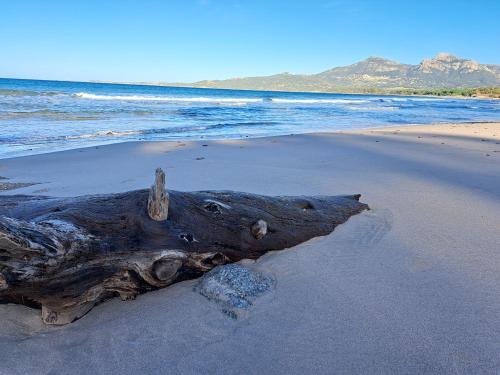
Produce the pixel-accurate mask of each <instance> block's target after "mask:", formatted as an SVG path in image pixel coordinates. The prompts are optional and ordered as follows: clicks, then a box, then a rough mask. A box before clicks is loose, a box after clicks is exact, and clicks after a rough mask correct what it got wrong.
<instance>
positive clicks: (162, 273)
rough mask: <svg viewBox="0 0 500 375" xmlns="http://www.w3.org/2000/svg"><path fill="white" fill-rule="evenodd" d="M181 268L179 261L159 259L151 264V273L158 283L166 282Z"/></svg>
mask: <svg viewBox="0 0 500 375" xmlns="http://www.w3.org/2000/svg"><path fill="white" fill-rule="evenodd" d="M181 266H182V261H181V260H179V259H160V260H157V261H156V262H154V264H153V273H154V275H155V276H156V278H157V279H158V280H160V281H168V280H171V279H173V278H174V277H175V275H176V274H177V271H178V270H179V268H181Z"/></svg>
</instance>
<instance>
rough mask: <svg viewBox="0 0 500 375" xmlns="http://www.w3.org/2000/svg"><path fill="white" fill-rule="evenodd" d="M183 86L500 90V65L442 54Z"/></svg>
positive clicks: (318, 89) (275, 88) (370, 59)
mask: <svg viewBox="0 0 500 375" xmlns="http://www.w3.org/2000/svg"><path fill="white" fill-rule="evenodd" d="M182 86H191V87H205V88H228V89H245V90H274V91H276V90H280V91H316V92H335V91H337V92H353V91H362V92H363V91H368V90H389V91H390V90H391V89H424V88H425V89H429V88H458V87H460V88H467V87H471V88H472V87H499V86H500V65H491V64H490V65H486V64H480V63H478V62H476V61H474V60H468V59H463V58H460V57H457V56H453V55H451V54H449V53H439V54H438V55H437V56H436V57H434V58H432V59H425V60H423V61H422V62H421V63H420V64H418V65H410V64H402V63H399V62H397V61H392V60H387V59H384V58H380V57H369V58H367V59H366V60H363V61H360V62H358V63H355V64H352V65H348V66H342V67H337V68H333V69H329V70H326V71H324V72H321V73H318V74H309V75H306V74H289V73H281V74H275V75H272V76H263V77H246V78H230V79H226V80H215V81H209V80H206V81H199V82H194V83H191V84H182Z"/></svg>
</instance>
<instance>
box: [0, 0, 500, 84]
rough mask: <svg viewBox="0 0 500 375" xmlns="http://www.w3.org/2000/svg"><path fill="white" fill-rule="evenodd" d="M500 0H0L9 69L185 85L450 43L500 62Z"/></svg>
mask: <svg viewBox="0 0 500 375" xmlns="http://www.w3.org/2000/svg"><path fill="white" fill-rule="evenodd" d="M499 19H500V1H499V0H476V1H460V0H453V1H451V0H440V1H437V0H436V1H431V0H419V1H403V0H400V1H384V0H378V1H367V0H366V1H348V0H324V1H313V0H310V1H293V0H289V1H271V0H268V1H259V0H253V1H250V0H248V1H230V0H227V1H225V0H220V1H216V0H192V1H189V0H185V1H180V0H179V1H168V0H165V1H153V0H149V1H148V0H142V1H128V0H120V1H118V0H116V1H111V0H100V1H94V0H87V1H77V0H71V1H56V0H46V1H41V0H38V1H23V0H16V1H8V0H0V77H20V78H39V79H61V80H110V81H162V82H176V81H177V82H186V81H195V80H201V79H221V78H228V77H236V76H249V75H268V74H274V73H279V72H284V71H288V72H291V73H316V72H320V71H322V70H326V69H329V68H331V67H334V66H339V65H347V64H351V63H354V62H356V61H358V60H361V59H364V58H366V57H368V56H372V55H373V56H382V57H387V58H390V59H394V60H398V61H401V62H405V63H418V62H419V61H420V60H421V59H422V58H424V57H431V56H434V55H435V54H436V53H437V52H440V51H446V52H451V53H454V54H456V55H459V56H463V57H468V58H473V59H476V60H478V61H480V62H484V63H496V64H498V63H500V47H499V46H500V31H499V30H500V28H499Z"/></svg>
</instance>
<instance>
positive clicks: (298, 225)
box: [0, 171, 368, 324]
mask: <svg viewBox="0 0 500 375" xmlns="http://www.w3.org/2000/svg"><path fill="white" fill-rule="evenodd" d="M162 173H163V172H161V171H160V172H158V171H157V175H156V182H155V185H154V187H153V188H152V189H151V190H150V191H148V190H137V191H131V192H126V193H120V194H110V195H93V196H82V197H76V198H51V197H35V196H20V195H17V196H2V197H0V302H15V303H22V304H26V305H30V306H37V307H41V308H42V318H43V320H44V321H45V322H46V323H48V324H66V323H69V322H71V321H73V320H75V319H77V318H79V317H81V316H82V315H84V314H85V313H87V312H88V311H89V310H90V309H91V308H92V307H93V306H94V305H95V304H96V303H99V302H100V301H103V300H105V299H108V298H111V297H114V296H120V297H121V298H122V299H123V300H126V299H131V298H134V297H135V296H136V295H137V294H140V293H144V292H147V291H149V290H153V289H157V288H162V287H165V286H167V285H170V284H172V283H174V282H178V281H182V280H186V279H192V278H195V277H198V276H200V275H201V274H202V273H204V272H207V271H209V270H210V269H212V268H213V267H215V266H217V265H219V264H225V263H230V262H236V261H239V260H241V259H243V258H251V259H255V258H258V257H259V256H261V255H263V254H264V253H266V252H267V251H270V250H280V249H285V248H289V247H292V246H295V245H297V244H299V243H301V242H304V241H306V240H308V239H310V238H312V237H315V236H321V235H326V234H328V233H330V232H331V231H332V230H333V229H334V228H335V227H336V226H337V225H338V224H341V223H343V222H345V221H346V220H347V219H348V218H349V217H350V216H352V215H354V214H357V213H359V212H361V211H362V210H365V209H367V208H368V206H367V205H365V204H363V203H360V202H359V197H360V196H359V195H351V196H337V197H330V196H328V197H327V196H317V197H267V196H261V195H255V194H247V193H238V192H231V191H199V192H178V191H169V192H168V193H167V192H166V191H165V190H164V175H163V177H162ZM150 202H152V203H150ZM157 203H158V204H157ZM152 206H155V208H154V209H151V207H152ZM152 212H154V214H153V215H151V213H152ZM167 212H168V219H167V220H165V219H166V217H167ZM164 216H165V219H163V217H164Z"/></svg>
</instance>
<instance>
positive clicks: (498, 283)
mask: <svg viewBox="0 0 500 375" xmlns="http://www.w3.org/2000/svg"><path fill="white" fill-rule="evenodd" d="M205 145H206V146H205ZM156 167H162V168H164V170H165V172H166V175H167V187H168V188H169V189H174V190H184V191H191V190H207V189H214V190H239V191H247V192H252V193H260V194H268V195H303V194H304V195H306V194H312V195H321V194H354V193H360V194H362V198H361V200H362V201H363V202H365V203H367V204H369V205H370V207H371V210H370V211H368V212H365V213H363V214H360V215H358V216H356V217H353V218H351V219H350V220H349V221H348V222H347V223H346V224H343V225H341V226H340V227H339V228H337V229H336V230H335V231H334V232H333V234H331V235H328V236H325V237H321V238H316V239H313V240H311V241H308V242H306V243H304V244H301V245H299V246H297V247H294V248H292V249H290V250H287V251H282V252H279V253H271V254H268V255H266V256H264V257H262V258H260V259H259V260H257V261H256V262H244V263H245V265H246V266H247V267H249V268H252V269H256V270H259V271H260V272H263V273H265V274H270V275H273V276H274V277H275V278H276V280H277V284H276V287H275V289H274V290H272V291H271V292H270V293H268V294H266V295H265V296H263V297H262V298H261V299H259V300H257V301H256V303H255V304H254V305H253V306H252V307H251V308H249V309H248V311H247V313H246V315H245V316H243V317H242V318H241V319H237V320H232V319H229V318H228V317H227V316H226V315H224V314H222V313H221V312H220V311H219V310H218V308H217V307H216V306H214V305H213V304H212V303H211V302H209V301H208V300H206V299H205V298H204V297H202V296H200V295H199V294H197V293H195V292H193V286H194V285H195V283H196V281H187V282H181V283H178V284H175V285H173V286H171V287H168V288H166V289H162V290H158V291H155V292H151V293H147V294H145V295H142V296H139V297H138V298H137V300H135V301H128V302H122V301H119V300H118V299H114V300H111V301H108V302H106V303H103V304H101V305H99V306H97V307H96V308H95V309H94V310H92V311H91V312H90V313H89V314H87V315H86V316H84V317H83V318H82V319H80V320H78V321H77V322H75V323H73V324H71V325H69V326H65V327H62V328H53V327H44V326H43V325H41V323H40V319H39V317H38V316H39V312H38V311H37V310H33V309H29V308H26V307H22V306H14V305H0V319H1V321H2V326H1V327H0V373H4V372H5V373H12V374H21V373H29V372H34V371H35V372H38V373H50V372H51V371H52V372H54V373H58V372H78V369H80V371H81V369H82V368H84V369H85V371H87V372H90V371H93V372H96V373H103V372H114V373H116V372H119V371H122V372H123V371H137V372H153V373H154V372H159V371H165V369H167V370H169V371H171V372H174V371H175V372H177V373H183V374H184V373H186V374H187V373H196V372H200V371H204V372H212V373H236V372H238V370H241V368H245V369H248V371H247V373H251V374H254V373H255V374H257V373H264V372H266V373H269V372H273V373H290V372H295V373H296V372H307V371H308V370H309V371H310V370H311V369H314V370H315V373H318V374H328V373H332V372H334V373H407V372H409V371H410V372H412V373H442V374H452V373H457V372H458V373H494V372H495V371H497V370H498V368H500V356H498V345H497V343H498V341H499V339H500V314H499V311H500V253H499V252H498V243H500V233H499V231H498V223H500V122H487V123H467V124H437V125H412V126H394V127H390V128H389V127H384V128H378V129H366V130H356V131H340V132H335V133H310V134H300V135H289V136H276V137H265V138H264V137H263V138H245V139H241V140H224V141H208V140H206V141H160V142H155V141H147V142H125V143H117V144H112V145H106V146H98V147H87V148H81V149H73V150H68V151H60V152H56V153H47V154H39V155H32V156H24V157H18V158H11V159H1V160H0V175H1V176H5V177H7V178H9V180H8V181H9V182H12V183H37V184H36V185H32V186H26V187H23V188H20V189H16V190H10V191H7V192H2V194H35V195H49V196H72V195H83V194H102V193H111V192H119V191H126V190H134V189H143V188H146V187H148V186H149V185H150V184H151V183H152V173H153V171H154V170H155V168H156ZM26 353H30V355H29V356H26ZM19 358H23V361H19ZM68 358H71V361H68Z"/></svg>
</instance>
